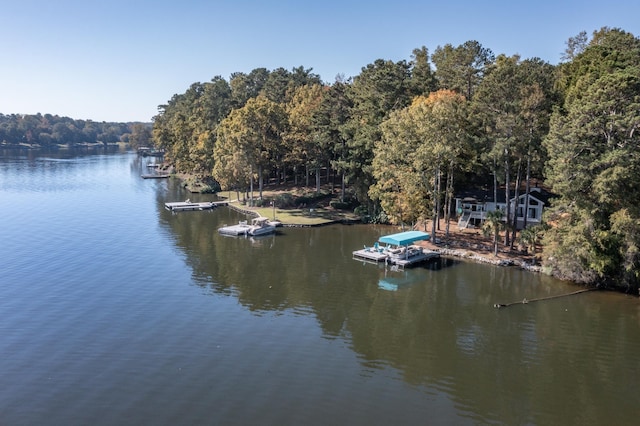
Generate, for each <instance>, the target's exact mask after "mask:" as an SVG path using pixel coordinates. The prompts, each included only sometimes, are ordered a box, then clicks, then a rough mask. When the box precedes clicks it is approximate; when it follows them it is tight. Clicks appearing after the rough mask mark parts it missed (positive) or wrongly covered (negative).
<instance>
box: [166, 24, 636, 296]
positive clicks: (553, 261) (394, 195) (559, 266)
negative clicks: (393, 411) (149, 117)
mask: <svg viewBox="0 0 640 426" xmlns="http://www.w3.org/2000/svg"><path fill="white" fill-rule="evenodd" d="M639 125H640V40H638V38H636V37H635V36H634V35H632V34H630V33H627V32H625V31H624V30H621V29H611V28H602V29H600V30H598V31H595V32H594V33H593V34H592V36H591V37H590V38H589V37H588V36H587V34H586V33H584V32H583V33H580V34H578V35H577V36H576V37H572V38H571V39H569V40H568V41H567V49H566V52H565V55H564V57H563V62H561V63H560V64H559V65H551V64H549V63H546V62H544V61H542V60H540V59H538V58H521V57H519V56H517V55H514V56H507V55H504V54H498V55H495V54H494V52H492V51H491V50H490V49H488V48H486V47H484V46H482V45H481V44H480V43H478V42H477V41H468V42H466V43H463V44H461V45H459V46H453V45H450V44H447V45H445V46H438V47H436V49H435V50H434V51H433V53H430V52H429V50H428V49H427V48H426V47H420V48H417V49H415V50H414V51H413V54H412V55H411V58H410V59H409V60H401V61H398V62H394V61H390V60H384V59H378V60H376V61H374V62H373V63H371V64H368V65H365V66H363V67H362V69H361V72H360V74H359V75H357V76H354V77H352V78H349V79H345V78H337V79H336V81H335V82H333V83H331V84H328V83H325V82H322V81H321V80H320V77H319V76H318V75H316V74H314V73H313V72H312V69H306V68H304V67H298V68H294V69H292V70H291V71H289V70H285V69H282V68H279V69H276V70H273V71H269V70H267V69H264V68H258V69H255V70H253V71H251V72H250V73H240V72H238V73H234V74H232V75H231V77H230V79H229V81H227V80H225V79H224V78H222V77H219V76H218V77H215V78H213V79H212V80H211V81H210V82H206V83H194V84H192V85H191V87H189V88H188V89H187V90H186V92H185V93H183V94H176V95H174V96H173V97H172V98H171V99H170V100H169V101H168V103H167V104H166V105H161V106H160V107H159V113H158V115H157V116H156V117H155V118H154V125H153V138H154V141H155V144H156V147H158V148H161V149H164V150H165V152H166V160H167V161H168V162H170V163H171V164H172V165H173V166H174V167H175V168H176V170H177V171H179V172H185V173H192V174H197V175H200V176H202V177H207V178H211V177H213V178H214V179H215V180H216V181H217V183H218V184H219V185H220V187H221V188H222V189H223V190H236V191H239V192H247V193H249V192H251V193H253V191H254V189H255V190H257V191H259V193H260V192H261V191H262V190H263V188H264V186H265V185H266V183H268V182H272V183H276V184H283V183H288V184H294V185H304V186H308V187H313V188H315V190H316V191H319V190H320V185H321V182H329V183H330V184H331V185H333V184H335V185H337V186H339V187H340V192H339V197H340V199H341V200H342V201H345V200H349V202H350V203H351V205H357V206H358V207H357V210H358V213H360V214H362V215H366V216H367V217H369V218H371V220H373V221H379V222H390V223H394V224H409V225H413V224H415V223H418V222H422V221H425V220H432V219H436V218H441V217H444V218H446V219H449V218H451V217H452V216H453V215H455V212H454V211H452V199H453V197H454V195H455V193H456V191H458V190H460V189H464V188H483V189H487V190H490V191H492V192H493V194H494V199H497V198H498V193H499V192H500V195H504V196H505V197H506V199H507V200H509V199H511V198H513V197H514V196H515V197H517V196H518V195H520V194H522V193H529V191H530V190H531V188H532V185H540V184H544V185H545V186H546V187H547V189H549V190H550V191H551V192H553V193H554V194H556V198H555V199H554V200H553V205H552V208H551V209H548V214H547V217H546V225H545V226H544V227H540V228H537V229H533V230H528V231H527V232H523V233H522V235H518V233H517V231H516V226H515V224H516V221H517V218H516V212H514V211H509V207H507V211H506V212H505V213H506V217H507V223H506V232H503V233H502V236H503V240H502V241H501V242H500V243H501V244H503V245H504V246H506V247H509V248H512V249H513V248H514V247H515V246H514V245H515V244H516V241H520V242H522V243H524V240H525V239H526V240H527V241H528V243H527V245H528V244H529V243H531V241H534V246H535V241H538V240H539V239H540V236H541V235H543V234H544V238H543V252H542V257H541V259H542V262H543V265H544V266H546V267H547V268H548V269H549V270H551V271H552V273H553V274H554V275H556V276H558V277H560V278H564V279H570V280H573V281H576V282H580V283H585V284H592V285H594V284H599V285H605V286H610V287H620V288H623V289H625V290H626V291H629V292H634V293H637V291H638V285H639V278H640V276H639V275H638V274H639V268H638V266H639V262H640V252H639V249H638V247H639V244H640V217H639V215H640V211H639V207H638V206H637V202H636V201H637V200H638V199H639V197H638V195H640V184H639V183H638V182H640V179H639V177H640V158H639V155H640V154H639V153H638V152H639V150H638V141H639V135H638V131H637V130H638V126H639ZM258 196H260V195H258ZM507 205H508V204H507ZM434 222H435V221H434ZM431 231H432V234H433V236H434V237H435V236H436V233H437V232H443V231H441V230H439V229H436V228H435V226H434V228H433V229H432V230H431ZM444 232H445V233H446V232H447V231H446V230H445V231H444ZM496 235H497V234H496ZM496 243H497V241H496Z"/></svg>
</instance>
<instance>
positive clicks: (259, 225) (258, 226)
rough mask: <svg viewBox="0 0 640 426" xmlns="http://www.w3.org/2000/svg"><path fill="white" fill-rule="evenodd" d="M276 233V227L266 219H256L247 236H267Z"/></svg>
mask: <svg viewBox="0 0 640 426" xmlns="http://www.w3.org/2000/svg"><path fill="white" fill-rule="evenodd" d="M275 231H276V225H275V224H273V223H271V222H270V221H269V219H268V218H266V217H262V216H260V217H254V218H253V219H251V225H250V226H249V229H248V230H247V234H249V235H253V236H257V235H267V234H271V233H273V232H275Z"/></svg>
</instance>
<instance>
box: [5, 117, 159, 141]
mask: <svg viewBox="0 0 640 426" xmlns="http://www.w3.org/2000/svg"><path fill="white" fill-rule="evenodd" d="M118 142H127V143H130V144H131V145H132V146H133V147H138V146H150V145H151V144H152V141H151V126H150V125H149V124H146V123H107V122H95V121H91V120H75V119H72V118H69V117H60V116H57V115H51V114H44V115H43V114H33V115H29V114H10V115H5V114H0V146H29V147H50V146H57V145H79V144H111V143H118Z"/></svg>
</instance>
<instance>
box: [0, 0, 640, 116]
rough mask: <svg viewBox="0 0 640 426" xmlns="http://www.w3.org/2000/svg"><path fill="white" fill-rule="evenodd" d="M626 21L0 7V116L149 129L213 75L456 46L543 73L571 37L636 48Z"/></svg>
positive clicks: (617, 8)
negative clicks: (606, 31)
mask: <svg viewBox="0 0 640 426" xmlns="http://www.w3.org/2000/svg"><path fill="white" fill-rule="evenodd" d="M639 16H640V2H637V0H624V1H623V0H609V1H597V2H596V1H591V0H582V1H574V0H570V1H563V0H555V1H550V0H538V1H529V2H520V1H514V0H510V1H491V0H487V1H478V0H468V1H467V0H458V1H456V0H441V1H438V2H434V1H417V0H415V1H413V0H396V1H378V0H368V1H364V0H363V1H358V0H342V1H338V0H324V1H321V0H319V1H314V2H305V1H303V0H300V1H290V0H282V1H254V0H235V1H231V0H210V1H204V0H180V1H177V0H176V1H173V0H172V1H167V0H155V1H154V0H58V1H52V0H20V1H17V0H0V113H3V114H11V113H22V114H35V113H38V112H41V113H43V114H44V113H51V114H57V115H63V116H69V117H72V118H75V119H91V120H94V121H151V119H152V117H153V116H154V115H155V114H156V113H157V111H158V110H157V107H158V105H161V104H163V103H166V102H167V100H169V99H170V98H171V97H172V96H173V95H174V94H176V93H184V91H185V90H186V89H187V88H188V87H189V86H190V85H191V84H192V83H194V82H198V81H199V82H205V81H209V80H211V79H212V78H213V77H215V76H218V75H219V76H222V77H223V78H225V79H226V80H228V79H229V76H230V75H231V73H233V72H250V71H251V70H252V69H254V68H259V67H265V68H267V69H269V70H272V69H275V68H278V67H283V68H286V69H288V70H291V69H292V68H293V67H297V66H301V65H302V66H304V67H305V68H313V71H314V72H315V73H317V74H319V75H320V76H321V78H322V79H323V80H324V81H326V82H329V83H331V82H333V81H334V80H335V77H336V75H338V74H342V75H344V76H345V77H351V76H355V75H358V74H359V73H360V70H361V68H362V67H364V66H366V65H367V64H370V63H372V62H373V61H375V60H376V59H379V58H382V59H389V60H393V61H399V60H403V59H406V60H409V59H410V57H411V52H412V51H413V49H415V48H418V47H421V46H426V47H427V48H428V49H429V51H430V52H433V51H434V50H435V48H436V47H438V46H443V45H445V44H447V43H450V44H452V45H454V46H457V45H459V44H462V43H464V42H465V41H467V40H477V41H479V42H480V43H481V44H482V45H483V46H484V47H487V48H489V49H491V50H492V51H493V52H494V53H495V54H496V55H498V54H501V53H504V54H507V55H513V54H520V56H521V57H522V58H531V57H539V58H542V59H543V60H546V61H548V62H550V63H552V64H556V63H558V62H559V60H560V55H561V54H562V52H563V51H564V48H565V42H566V40H567V39H568V38H569V37H572V36H575V35H576V34H578V33H579V32H580V31H582V30H584V31H587V33H588V34H591V33H592V32H593V31H594V30H598V29H600V28H601V27H603V26H609V27H617V28H622V29H623V30H625V31H628V32H631V33H633V34H634V35H635V36H640V19H638V17H639Z"/></svg>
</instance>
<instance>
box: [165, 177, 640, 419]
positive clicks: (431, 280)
mask: <svg viewBox="0 0 640 426" xmlns="http://www.w3.org/2000/svg"><path fill="white" fill-rule="evenodd" d="M183 197H184V195H183V194H182V193H181V189H180V188H177V187H175V183H174V182H169V183H168V187H167V190H166V192H159V193H158V198H157V204H158V215H159V219H160V223H161V225H162V227H163V228H165V229H167V230H168V231H169V232H170V235H171V236H172V237H173V238H174V240H175V244H176V246H177V247H179V248H180V250H181V251H183V252H184V253H185V254H186V259H187V262H188V263H189V265H190V266H191V268H192V269H193V271H194V272H193V278H194V281H195V282H196V283H197V284H198V285H199V286H201V287H203V288H206V289H208V290H210V291H212V292H213V293H216V294H227V295H233V297H235V298H237V300H238V302H239V303H240V304H242V306H244V307H245V308H246V309H247V310H248V311H250V312H253V313H254V314H255V315H264V314H265V313H268V312H271V313H274V312H275V313H280V314H283V315H301V316H304V317H313V318H314V319H315V320H316V321H317V322H318V324H319V325H320V327H321V329H322V333H323V337H324V338H326V339H344V340H345V342H347V344H348V345H349V347H350V348H351V349H352V350H353V352H354V353H355V354H356V356H357V359H358V360H359V362H360V364H361V374H363V375H365V376H374V375H376V374H382V372H383V371H387V370H388V369H389V368H391V369H393V370H394V371H396V372H397V374H398V376H399V377H401V379H402V380H403V381H404V382H405V383H407V384H408V385H410V386H412V387H416V388H419V389H423V391H424V392H425V393H426V394H434V395H440V394H442V393H444V394H446V395H448V397H449V398H450V400H451V401H452V402H453V404H454V406H455V407H456V410H457V412H459V413H461V416H462V417H464V418H466V419H467V420H468V421H469V422H472V423H477V422H479V423H488V422H496V423H507V424H522V423H549V422H550V421H551V422H552V423H562V424H577V423H582V424H597V423H602V422H606V421H607V420H608V417H607V416H608V414H607V413H608V411H609V409H608V408H607V404H611V405H613V406H619V405H620V402H619V401H620V400H617V398H618V397H619V398H623V397H624V395H629V394H631V393H629V391H632V392H637V391H638V390H640V388H639V386H640V385H639V384H638V381H637V380H635V379H638V378H640V368H639V366H638V365H637V363H636V364H635V365H634V366H633V368H632V369H631V370H630V371H627V372H628V373H629V376H627V377H625V373H623V372H622V371H621V370H618V369H614V368H613V367H612V366H613V365H615V364H618V363H625V360H627V364H628V360H630V359H635V353H637V351H638V349H640V343H638V339H637V337H638V336H639V335H640V334H639V332H638V320H639V315H638V311H637V310H635V311H633V310H632V311H630V312H629V311H627V314H625V315H622V314H620V312H617V311H616V309H615V308H613V307H611V306H610V305H609V306H607V307H606V308H602V309H605V310H606V312H602V311H601V309H600V308H598V306H599V305H600V302H599V301H598V299H596V298H597V297H599V296H598V295H596V294H591V293H589V294H584V295H579V296H575V297H571V298H566V299H557V300H553V301H548V302H545V303H539V304H531V305H527V306H524V305H521V306H516V307H512V308H509V309H503V310H498V309H495V308H493V305H494V304H495V303H497V302H505V301H515V300H522V299H523V298H530V299H532V298H537V297H546V296H550V295H554V294H561V293H563V292H569V291H573V290H574V288H573V287H571V286H569V285H568V284H566V283H561V282H558V281H556V280H553V279H551V278H549V277H546V276H542V275H534V274H530V273H527V272H524V271H521V270H519V269H515V268H500V267H493V266H486V265H478V264H474V263H467V262H462V261H458V260H453V259H446V258H443V259H440V260H438V261H433V262H430V263H428V264H425V265H423V266H419V267H417V268H412V269H407V270H405V271H390V270H388V269H387V268H385V267H384V266H376V265H371V264H362V263H361V262H358V261H354V260H353V259H352V258H351V252H352V251H353V250H354V249H356V248H358V247H361V246H362V244H363V241H375V240H377V238H378V237H379V236H380V235H381V234H383V233H388V229H386V228H384V227H367V226H343V225H332V226H327V227H321V228H285V229H282V230H279V232H278V234H277V235H271V236H266V237H263V238H260V239H256V238H253V239H252V238H245V237H240V238H238V237H225V236H222V235H219V234H218V233H217V228H218V227H219V226H222V225H223V224H226V223H236V222H237V221H238V220H242V219H244V217H243V216H242V215H240V214H238V213H236V212H234V211H232V210H230V209H227V208H221V209H216V210H214V211H211V212H195V213H180V214H171V213H170V212H167V211H165V210H164V209H163V208H162V205H163V203H164V202H166V201H175V200H176V199H181V198H183ZM200 197H201V198H202V199H203V200H206V199H208V197H209V196H200ZM193 198H194V197H192V199H193ZM628 314H631V315H628ZM603 316H604V317H608V318H609V320H610V321H611V323H610V324H607V320H603V319H602V317H603ZM583 335H585V336H584V338H583V337H582V336H583ZM586 335H588V336H586ZM277 338H278V339H286V333H284V334H281V335H278V337H277ZM603 348H615V350H613V351H610V350H609V349H603ZM630 377H631V378H635V379H634V380H630ZM621 389H623V390H621ZM603 390H606V391H605V392H604V393H606V395H607V396H603ZM614 395H617V396H614ZM602 398H604V399H605V400H607V404H605V405H602V404H595V405H594V402H595V401H598V400H599V399H602ZM586 406H588V407H589V408H588V409H586V410H583V407H586ZM595 406H597V407H598V408H594V407H595ZM618 420H619V421H621V422H622V423H625V422H627V420H628V417H626V416H625V415H623V414H620V415H619V418H618Z"/></svg>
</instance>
